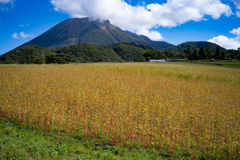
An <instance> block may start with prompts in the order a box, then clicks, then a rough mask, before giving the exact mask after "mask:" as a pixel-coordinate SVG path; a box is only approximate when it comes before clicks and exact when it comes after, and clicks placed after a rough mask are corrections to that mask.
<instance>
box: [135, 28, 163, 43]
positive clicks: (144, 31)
mask: <svg viewBox="0 0 240 160" xmlns="http://www.w3.org/2000/svg"><path fill="white" fill-rule="evenodd" d="M137 34H138V35H145V36H147V37H149V38H150V39H156V40H164V38H163V36H162V35H161V34H160V33H159V32H157V31H149V30H147V29H142V30H138V31H137Z"/></svg>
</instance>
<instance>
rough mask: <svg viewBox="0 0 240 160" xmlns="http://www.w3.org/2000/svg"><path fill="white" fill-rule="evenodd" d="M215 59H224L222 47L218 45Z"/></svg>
mask: <svg viewBox="0 0 240 160" xmlns="http://www.w3.org/2000/svg"><path fill="white" fill-rule="evenodd" d="M215 59H222V50H221V48H220V47H218V48H217V50H216V53H215Z"/></svg>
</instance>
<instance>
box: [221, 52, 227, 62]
mask: <svg viewBox="0 0 240 160" xmlns="http://www.w3.org/2000/svg"><path fill="white" fill-rule="evenodd" d="M221 58H222V60H226V59H227V56H226V53H225V51H222V57H221Z"/></svg>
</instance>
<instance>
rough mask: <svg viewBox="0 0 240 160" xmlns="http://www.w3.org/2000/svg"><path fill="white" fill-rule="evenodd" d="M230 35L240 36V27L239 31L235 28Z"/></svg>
mask: <svg viewBox="0 0 240 160" xmlns="http://www.w3.org/2000/svg"><path fill="white" fill-rule="evenodd" d="M230 33H232V34H234V35H238V36H240V27H238V28H237V29H235V28H234V29H233V30H232V31H230ZM239 47H240V46H239Z"/></svg>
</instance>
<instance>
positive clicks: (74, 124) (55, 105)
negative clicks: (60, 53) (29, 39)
mask: <svg viewBox="0 0 240 160" xmlns="http://www.w3.org/2000/svg"><path fill="white" fill-rule="evenodd" d="M0 77H1V78H0V106H1V108H0V115H1V117H5V118H7V119H9V120H14V121H18V122H19V123H24V124H26V125H28V126H30V127H32V128H34V129H40V130H42V131H44V132H53V133H55V134H63V135H68V136H72V137H75V138H86V139H88V138H91V139H93V140H94V141H97V142H102V143H107V144H112V145H119V146H128V147H136V148H139V147H143V148H155V149H157V150H165V151H166V152H167V154H169V155H171V156H172V157H176V156H177V154H178V152H179V151H180V152H181V153H183V155H185V156H188V155H192V157H193V158H196V155H199V154H202V155H205V156H208V157H210V156H216V157H217V156H220V158H224V159H225V158H227V159H229V158H230V159H232V158H237V157H239V155H240V154H239V152H240V147H239V143H240V86H239V85H240V70H238V69H228V68H218V67H212V66H202V65H194V64H184V63H126V64H91V65H39V66H34V65H31V66H14V67H4V66H0ZM1 117H0V118H1ZM225 155H227V157H224V156H225Z"/></svg>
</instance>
